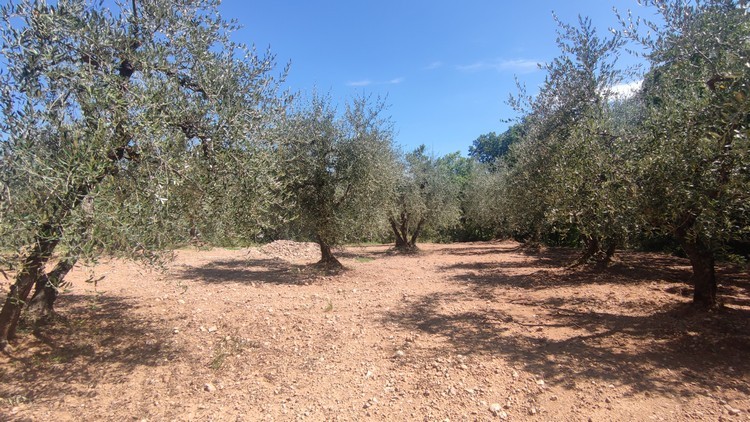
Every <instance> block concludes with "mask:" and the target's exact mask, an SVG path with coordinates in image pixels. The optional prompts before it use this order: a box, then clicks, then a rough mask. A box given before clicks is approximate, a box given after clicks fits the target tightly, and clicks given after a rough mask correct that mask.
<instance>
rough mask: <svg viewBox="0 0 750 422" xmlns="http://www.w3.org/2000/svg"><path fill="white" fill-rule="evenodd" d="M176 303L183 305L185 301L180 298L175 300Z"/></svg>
mask: <svg viewBox="0 0 750 422" xmlns="http://www.w3.org/2000/svg"><path fill="white" fill-rule="evenodd" d="M177 303H179V304H180V305H184V304H185V301H184V300H182V299H179V300H178V301H177Z"/></svg>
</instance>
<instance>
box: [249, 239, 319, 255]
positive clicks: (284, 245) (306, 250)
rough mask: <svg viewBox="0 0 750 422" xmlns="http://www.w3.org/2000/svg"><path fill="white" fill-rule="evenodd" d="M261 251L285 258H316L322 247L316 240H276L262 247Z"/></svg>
mask: <svg viewBox="0 0 750 422" xmlns="http://www.w3.org/2000/svg"><path fill="white" fill-rule="evenodd" d="M260 250H261V252H263V253H264V254H266V255H270V256H272V257H275V258H281V259H285V260H314V259H315V258H318V257H320V248H319V247H318V244H317V243H314V242H295V241H293V240H276V241H274V242H271V243H269V244H267V245H264V246H262V247H261V248H260Z"/></svg>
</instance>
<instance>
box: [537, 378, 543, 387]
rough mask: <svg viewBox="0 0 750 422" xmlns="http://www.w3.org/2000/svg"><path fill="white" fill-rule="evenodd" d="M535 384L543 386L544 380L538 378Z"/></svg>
mask: <svg viewBox="0 0 750 422" xmlns="http://www.w3.org/2000/svg"><path fill="white" fill-rule="evenodd" d="M536 385H538V386H540V387H544V380H538V381H537V382H536Z"/></svg>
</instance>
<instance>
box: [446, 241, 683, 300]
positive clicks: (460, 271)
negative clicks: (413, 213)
mask: <svg viewBox="0 0 750 422" xmlns="http://www.w3.org/2000/svg"><path fill="white" fill-rule="evenodd" d="M508 253H511V252H508ZM564 254H565V252H564V251H563V252H561V251H557V250H550V251H547V252H544V253H542V254H538V255H535V256H534V257H533V258H532V259H531V260H526V261H518V260H512V259H499V260H498V261H496V262H470V263H459V264H453V265H446V266H443V267H442V268H440V270H441V271H445V272H451V273H453V274H454V275H453V276H452V278H453V279H454V280H457V281H470V282H471V283H473V284H475V285H476V286H479V287H507V288H514V289H524V290H543V289H555V288H559V287H563V286H581V285H591V284H648V283H652V282H656V281H658V282H663V281H666V282H674V283H687V282H688V281H689V280H690V276H691V270H690V266H689V262H687V260H686V259H683V258H677V257H668V256H661V255H654V254H645V253H634V252H630V253H626V254H622V255H621V256H620V257H619V258H618V261H617V262H615V263H613V264H612V265H610V266H609V267H608V268H605V269H599V268H596V267H592V266H583V267H579V268H570V269H568V268H565V267H564V266H563V265H561V264H562V263H563V262H566V261H567V259H561V258H559V257H560V256H561V255H564ZM540 267H541V268H543V269H541V270H539V269H538V268H540ZM519 269H520V270H522V269H529V271H528V272H527V273H526V274H518V272H519V271H517V270H519ZM521 272H522V271H521Z"/></svg>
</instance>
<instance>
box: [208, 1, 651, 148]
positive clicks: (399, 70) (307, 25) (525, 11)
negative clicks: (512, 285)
mask: <svg viewBox="0 0 750 422" xmlns="http://www.w3.org/2000/svg"><path fill="white" fill-rule="evenodd" d="M613 6H614V7H617V8H618V9H619V10H621V11H627V10H628V9H632V10H633V12H634V13H636V14H639V15H643V16H649V15H648V13H649V12H650V11H647V10H644V9H643V8H641V7H640V6H639V5H638V4H637V2H636V1H635V0H628V1H626V0H620V1H601V0H599V1H595V0H581V1H548V0H526V1H523V0H521V1H513V2H502V1H489V0H487V1H478V0H464V1H461V2H458V1H442V0H431V1H427V0H400V1H396V0H379V1H362V0H348V1H344V0H315V1H301V0H299V1H291V0H277V1H246V0H224V1H223V4H222V6H221V11H222V15H223V17H224V18H227V19H236V20H237V21H238V22H239V23H240V24H241V25H242V26H243V29H242V30H240V31H239V32H238V33H236V34H235V35H234V37H235V40H237V41H242V42H245V43H247V44H255V45H256V46H257V47H258V48H259V49H261V50H263V49H265V48H266V47H269V46H270V48H271V50H272V52H274V53H275V54H276V56H277V60H278V62H279V64H280V65H283V64H284V63H286V62H291V71H290V75H289V78H288V80H287V86H288V87H289V88H290V89H292V90H294V91H306V92H310V91H312V90H313V89H316V90H317V91H318V92H320V93H330V94H331V95H332V97H333V98H334V100H335V101H337V102H338V103H340V104H343V103H344V102H345V101H347V99H350V98H352V97H354V96H357V95H361V94H362V93H365V94H373V95H381V96H387V102H388V104H390V108H389V110H388V111H389V114H390V115H391V117H392V119H393V122H394V125H395V128H396V131H397V133H396V142H397V143H398V144H399V145H401V146H402V147H403V148H404V149H405V150H410V149H413V148H415V147H416V146H418V145H420V144H425V145H427V147H428V148H429V149H430V150H432V152H433V153H435V154H436V155H444V154H447V153H450V152H454V151H460V152H461V153H462V154H464V155H466V154H467V152H468V148H469V146H470V145H471V143H472V141H473V140H474V139H476V138H477V137H478V136H479V135H481V134H483V133H487V132H491V131H495V132H501V131H503V130H505V129H506V128H507V126H508V124H507V123H505V122H504V121H503V120H504V119H508V118H512V117H514V116H515V114H514V112H513V110H512V109H511V108H510V107H509V106H508V105H507V104H506V101H507V99H508V95H509V94H511V93H516V87H515V82H514V76H517V77H518V79H519V80H521V81H522V82H524V83H526V85H527V86H528V87H529V88H530V89H531V90H533V89H534V88H535V87H537V86H538V85H539V84H540V83H541V82H542V81H543V78H544V74H543V72H541V71H539V70H538V69H537V66H536V63H539V62H545V61H549V60H551V59H552V58H554V57H555V56H556V55H558V51H557V48H556V45H555V28H556V26H555V22H554V21H553V19H552V11H553V10H554V12H555V13H556V14H557V15H558V16H559V17H560V18H561V19H562V20H563V21H565V22H571V23H573V22H575V21H576V20H577V16H578V15H579V14H582V15H586V16H589V17H591V18H592V19H593V21H594V24H595V25H597V27H599V28H600V30H601V31H602V32H604V31H606V30H607V28H609V27H616V26H617V21H616V19H615V15H614V13H613V12H612V7H613ZM632 60H633V59H629V58H623V63H625V62H627V61H632Z"/></svg>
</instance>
